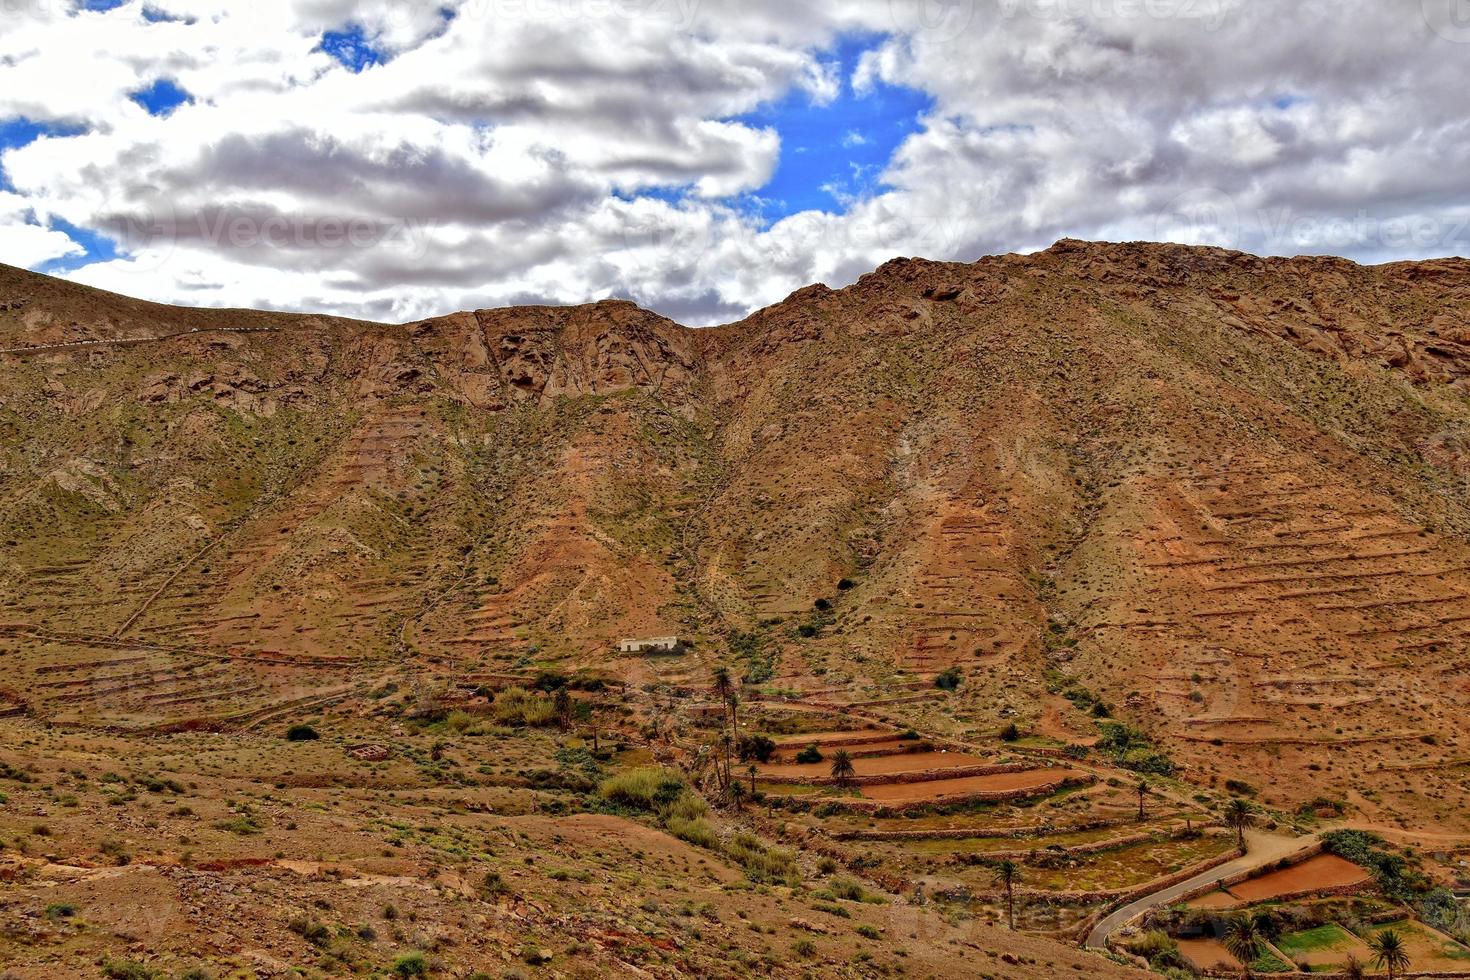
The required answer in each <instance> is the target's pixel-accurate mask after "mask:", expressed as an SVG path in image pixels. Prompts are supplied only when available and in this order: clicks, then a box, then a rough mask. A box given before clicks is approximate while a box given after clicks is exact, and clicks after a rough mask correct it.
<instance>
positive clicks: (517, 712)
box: [490, 687, 557, 728]
mask: <svg viewBox="0 0 1470 980" xmlns="http://www.w3.org/2000/svg"><path fill="white" fill-rule="evenodd" d="M490 711H491V714H492V715H493V717H494V718H495V721H496V722H497V723H499V724H501V725H510V726H513V727H529V728H546V727H549V726H551V725H554V724H556V723H557V714H556V702H555V701H554V700H552V699H551V698H549V697H547V696H546V695H545V694H542V693H540V692H536V693H532V692H530V691H527V690H526V689H525V688H523V687H508V688H506V689H505V690H503V691H501V692H500V693H499V694H497V695H495V703H494V704H493V705H492V706H491V708H490Z"/></svg>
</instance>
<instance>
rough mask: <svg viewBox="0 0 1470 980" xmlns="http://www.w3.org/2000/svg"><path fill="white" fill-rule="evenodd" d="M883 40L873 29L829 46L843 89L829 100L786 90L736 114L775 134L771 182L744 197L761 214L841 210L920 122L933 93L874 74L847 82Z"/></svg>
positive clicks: (877, 185)
mask: <svg viewBox="0 0 1470 980" xmlns="http://www.w3.org/2000/svg"><path fill="white" fill-rule="evenodd" d="M881 42H882V38H881V37H876V36H873V35H867V36H860V37H847V38H844V39H843V40H842V41H841V42H840V43H839V44H838V45H837V47H836V48H835V49H834V50H833V51H831V52H830V57H829V58H828V59H827V60H829V61H835V62H837V64H838V66H839V67H838V75H839V77H840V78H841V81H842V90H841V92H840V93H839V94H838V96H837V98H835V99H834V100H832V102H830V103H829V104H827V105H818V104H815V103H813V102H812V101H811V99H810V98H809V97H808V96H807V94H806V93H805V92H792V93H790V94H788V95H787V96H786V98H784V99H782V100H781V101H780V102H776V103H772V104H769V105H765V106H761V107H760V108H759V109H757V110H756V111H754V112H751V113H747V114H745V115H743V116H739V117H737V119H736V121H737V122H742V123H745V124H746V125H749V126H756V127H760V128H772V129H775V130H776V131H777V132H778V133H780V135H781V160H780V163H779V164H778V165H777V169H776V173H775V174H774V176H773V177H772V178H771V181H770V183H769V184H767V185H766V186H765V187H763V188H761V189H760V190H759V191H757V192H756V193H755V194H754V195H750V196H748V198H747V202H746V203H747V204H749V205H750V206H751V207H752V210H754V211H756V212H757V213H758V215H759V216H761V217H764V218H765V219H766V220H768V221H777V220H779V219H781V218H784V217H786V216H787V215H791V214H796V213H798V212H801V211H813V210H817V211H830V212H835V213H839V214H840V213H843V212H845V211H847V209H848V207H849V206H850V205H851V204H852V203H853V202H854V201H856V200H859V199H862V198H864V197H867V196H869V195H871V194H873V193H874V192H876V191H879V190H882V189H883V185H882V181H881V180H880V175H881V174H882V172H883V170H884V168H885V167H886V166H887V164H888V161H889V160H890V159H891V158H892V157H893V153H894V151H895V150H896V149H898V147H899V144H901V143H902V142H903V141H904V140H905V139H907V138H908V137H909V136H910V135H912V134H913V133H916V132H918V131H919V130H920V129H921V128H922V123H921V121H920V117H921V116H923V115H924V114H925V113H927V112H929V111H930V110H932V109H933V107H934V99H933V97H932V96H930V95H928V94H927V93H925V92H920V91H918V90H916V89H910V88H900V87H896V86H891V85H884V84H883V83H881V82H875V83H874V85H873V87H872V88H871V89H869V90H868V91H866V92H857V91H854V90H853V87H852V74H853V71H854V70H855V69H856V67H857V62H858V59H859V58H860V57H861V56H862V54H863V52H865V51H868V50H871V49H872V48H874V47H876V46H877V45H878V44H880V43H881Z"/></svg>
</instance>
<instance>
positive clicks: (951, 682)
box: [934, 667, 965, 691]
mask: <svg viewBox="0 0 1470 980" xmlns="http://www.w3.org/2000/svg"><path fill="white" fill-rule="evenodd" d="M964 682H965V675H964V674H963V673H961V672H960V669H959V668H958V667H950V668H949V669H948V670H946V671H945V672H944V673H942V674H940V675H939V676H938V677H936V678H934V686H935V687H937V688H939V689H940V690H941V691H957V690H959V688H960V685H961V684H963V683H964Z"/></svg>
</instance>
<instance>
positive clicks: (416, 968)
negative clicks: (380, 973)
mask: <svg viewBox="0 0 1470 980" xmlns="http://www.w3.org/2000/svg"><path fill="white" fill-rule="evenodd" d="M393 975H394V976H396V977H426V976H428V975H429V961H428V960H426V959H424V954H423V953H404V954H403V955H402V956H400V957H398V959H396V960H394V961H393Z"/></svg>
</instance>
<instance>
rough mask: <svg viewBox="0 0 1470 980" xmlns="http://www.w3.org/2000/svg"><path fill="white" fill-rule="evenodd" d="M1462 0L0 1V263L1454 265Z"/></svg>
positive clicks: (402, 302) (452, 289)
mask: <svg viewBox="0 0 1470 980" xmlns="http://www.w3.org/2000/svg"><path fill="white" fill-rule="evenodd" d="M1467 89H1470V2H1467V0H361V2H350V0H121V2H119V0H0V261H4V262H9V263H12V264H16V265H22V266H26V267H28V268H32V269H37V270H40V271H44V272H49V273H52V274H56V275H62V276H66V277H69V278H72V279H76V280H78V281H81V282H86V283H89V284H93V285H97V286H102V287H105V288H108V289H113V290H117V291H119V292H124V293H128V294H131V295H137V296H144V297H147V298H150V299H157V300H163V301H169V302H179V303H187V304H192V305H209V306H227V305H228V306H236V305H238V306H251V307H269V308H275V309H292V310H323V311H330V312H337V313H343V314H347V315H356V316H364V317H369V318H372V319H381V320H393V321H404V320H410V319H415V318H418V317H422V316H426V315H430V314H436V313H444V312H449V311H452V310H457V309H470V308H477V307H486V306H498V305H504V304H511V303H527V302H550V303H574V302H583V301H588V300H594V299H601V298H605V297H609V296H617V297H626V298H632V299H634V300H636V301H638V302H640V303H642V304H644V305H646V306H648V307H651V308H653V309H656V310H658V311H659V312H662V313H665V314H667V315H669V316H671V317H674V318H675V319H677V320H680V321H681V322H685V323H690V324H709V323H716V322H722V321H728V320H733V319H737V318H739V317H741V316H743V315H745V314H746V313H748V312H750V311H751V310H753V309H755V308H758V307H760V306H763V305H766V304H768V303H772V302H775V301H778V300H779V299H781V298H782V297H783V296H785V295H786V294H787V293H789V292H791V291H792V290H793V289H796V288H799V287H800V286H803V285H806V284H808V283H811V282H818V281H821V282H826V283H828V284H830V285H833V286H839V285H844V284H847V283H849V282H851V281H852V280H854V279H855V278H856V277H857V276H859V275H861V274H862V273H863V272H866V271H868V270H870V269H871V268H873V267H875V266H876V265H879V264H881V263H882V262H883V261H885V260H887V259H889V258H891V257H893V256H895V255H923V256H928V257H932V258H945V259H960V260H966V261H968V260H973V259H975V258H978V257H980V256H982V255H985V254H988V253H993V252H1006V251H1025V250H1033V249H1037V248H1044V247H1046V246H1047V245H1049V244H1051V243H1052V242H1053V241H1055V240H1056V239H1058V238H1062V237H1080V238H1097V239H1109V240H1132V239H1153V240H1171V241H1183V242H1208V243H1214V244H1223V245H1229V246H1233V247H1238V248H1243V249H1247V250H1250V251H1255V252H1261V253H1271V254H1287V255H1292V254H1298V253H1306V252H1321V253H1334V254H1343V255H1348V256H1350V257H1353V258H1357V259H1360V260H1362V261H1374V262H1376V261H1384V260H1389V259H1398V258H1417V257H1427V256H1437V255H1448V254H1466V253H1467V252H1470V247H1467V244H1470V176H1467V175H1470V114H1467V113H1466V112H1465V100H1466V92H1467Z"/></svg>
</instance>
